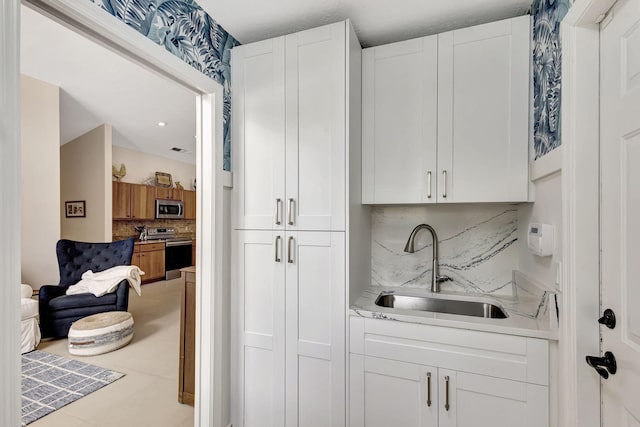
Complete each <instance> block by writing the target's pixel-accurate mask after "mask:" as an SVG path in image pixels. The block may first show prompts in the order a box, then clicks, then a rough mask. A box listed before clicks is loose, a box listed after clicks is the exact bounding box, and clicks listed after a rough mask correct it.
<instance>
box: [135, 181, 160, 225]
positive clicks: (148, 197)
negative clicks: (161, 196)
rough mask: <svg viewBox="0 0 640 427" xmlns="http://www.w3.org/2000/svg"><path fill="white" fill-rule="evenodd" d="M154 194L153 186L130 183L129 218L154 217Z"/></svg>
mask: <svg viewBox="0 0 640 427" xmlns="http://www.w3.org/2000/svg"><path fill="white" fill-rule="evenodd" d="M155 194H156V189H155V187H152V186H150V185H138V184H131V218H133V219H154V218H155Z"/></svg>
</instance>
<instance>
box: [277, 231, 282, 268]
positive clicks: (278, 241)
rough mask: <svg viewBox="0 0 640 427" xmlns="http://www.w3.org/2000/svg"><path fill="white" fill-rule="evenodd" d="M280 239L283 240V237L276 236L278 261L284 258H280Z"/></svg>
mask: <svg viewBox="0 0 640 427" xmlns="http://www.w3.org/2000/svg"><path fill="white" fill-rule="evenodd" d="M280 240H282V237H280V236H276V244H275V246H276V262H281V261H282V259H280V251H279V250H278V248H279V247H280Z"/></svg>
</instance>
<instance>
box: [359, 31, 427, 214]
mask: <svg viewBox="0 0 640 427" xmlns="http://www.w3.org/2000/svg"><path fill="white" fill-rule="evenodd" d="M437 59H438V37H437V36H430V37H424V38H420V39H415V40H409V41H404V42H399V43H393V44H390V45H386V46H379V47H374V48H370V49H364V50H363V51H362V87H363V91H362V117H363V121H362V123H363V126H362V138H363V146H362V159H363V163H362V174H363V180H362V182H363V186H362V201H363V203H403V202H411V203H434V202H435V201H436V189H437V169H436V144H437V124H438V123H437V119H438V62H437Z"/></svg>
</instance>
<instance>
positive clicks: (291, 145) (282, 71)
mask: <svg viewBox="0 0 640 427" xmlns="http://www.w3.org/2000/svg"><path fill="white" fill-rule="evenodd" d="M345 40H346V35H345V29H344V23H340V24H335V25H328V26H324V27H320V28H316V29H313V30H308V31H304V32H301V33H296V34H292V35H288V36H286V37H279V38H276V39H273V40H267V41H263V42H259V43H254V44H250V45H245V46H239V47H236V48H234V49H233V67H232V82H233V93H234V103H233V105H234V107H233V108H234V111H233V131H234V148H235V150H236V152H235V153H234V156H233V158H234V172H235V173H236V176H237V178H236V179H237V185H236V188H237V191H235V192H234V194H235V195H236V197H235V199H234V200H235V201H234V206H235V214H234V224H233V227H234V228H236V229H282V228H287V229H291V230H324V231H344V230H345V194H346V193H345V188H346V187H345V185H346V180H345V169H346V168H345V150H346V143H345V139H346V136H345V130H346V125H345V123H346V118H345V110H346V95H345V87H346V85H345V78H346V77H345V67H346V66H345Z"/></svg>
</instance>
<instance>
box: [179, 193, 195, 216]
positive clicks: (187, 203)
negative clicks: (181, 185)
mask: <svg viewBox="0 0 640 427" xmlns="http://www.w3.org/2000/svg"><path fill="white" fill-rule="evenodd" d="M182 200H183V202H184V219H196V192H195V191H191V190H183V191H182Z"/></svg>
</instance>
